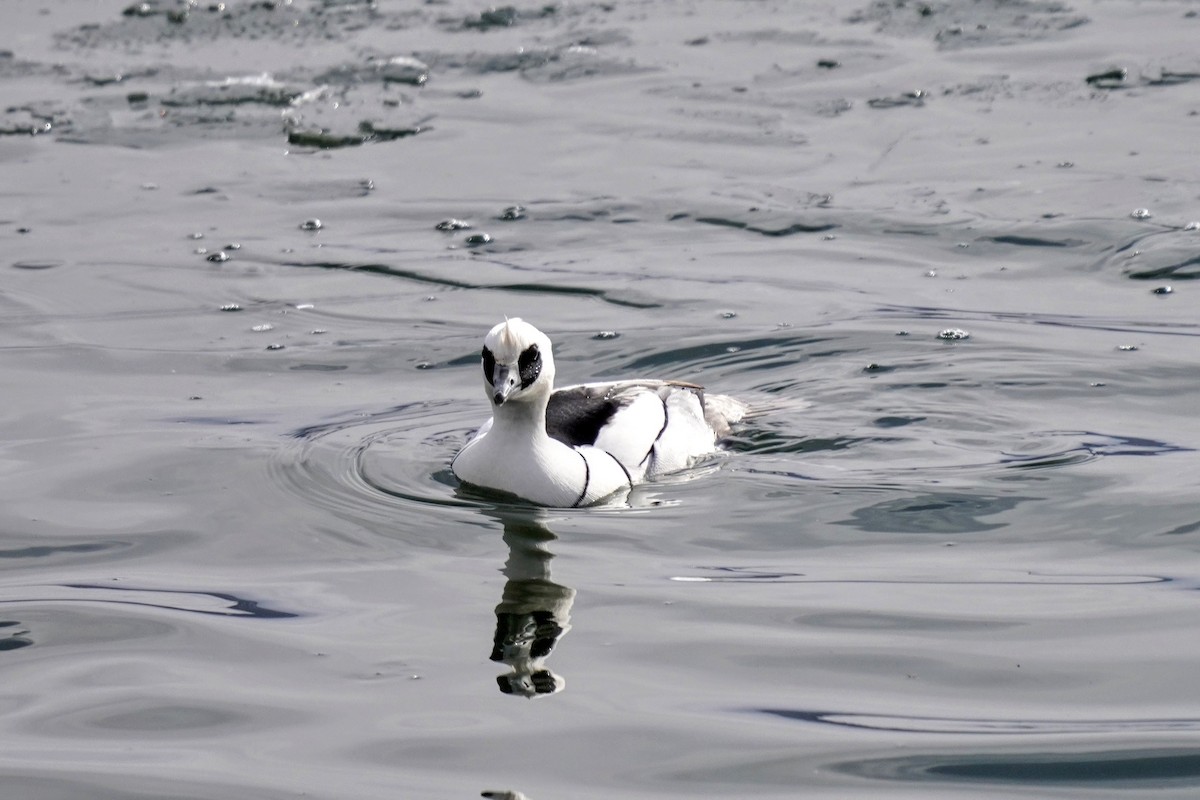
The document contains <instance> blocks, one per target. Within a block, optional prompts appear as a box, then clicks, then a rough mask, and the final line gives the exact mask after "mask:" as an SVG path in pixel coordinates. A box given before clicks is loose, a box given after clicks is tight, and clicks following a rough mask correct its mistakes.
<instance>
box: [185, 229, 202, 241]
mask: <svg viewBox="0 0 1200 800" xmlns="http://www.w3.org/2000/svg"><path fill="white" fill-rule="evenodd" d="M188 238H189V239H192V240H195V239H203V238H204V234H203V233H200V231H196V232H195V233H189V234H188Z"/></svg>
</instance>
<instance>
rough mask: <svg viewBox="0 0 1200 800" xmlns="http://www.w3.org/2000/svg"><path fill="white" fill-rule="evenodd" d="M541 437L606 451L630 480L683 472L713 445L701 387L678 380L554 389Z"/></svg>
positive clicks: (713, 436)
mask: <svg viewBox="0 0 1200 800" xmlns="http://www.w3.org/2000/svg"><path fill="white" fill-rule="evenodd" d="M724 427H725V428H726V430H727V429H728V426H727V425H726V426H724ZM546 432H547V433H548V434H549V435H550V436H552V437H554V438H556V439H558V440H559V441H562V442H564V443H566V444H568V445H570V446H571V447H581V446H585V445H594V446H595V447H598V448H600V449H602V450H605V451H607V452H608V453H609V454H611V455H612V456H613V457H614V458H616V459H617V460H618V461H620V462H621V464H622V466H624V467H625V469H626V470H627V471H628V472H629V474H630V476H631V479H632V480H641V479H643V478H644V477H646V476H648V475H654V474H658V473H660V472H665V471H670V470H674V469H681V468H683V467H686V466H687V465H688V463H689V462H690V460H691V459H692V458H694V457H696V456H699V455H703V454H706V453H709V452H712V450H713V447H714V445H715V440H716V434H715V431H714V428H713V425H712V424H711V423H710V422H709V420H708V419H707V418H706V414H705V403H704V392H703V389H702V387H700V386H698V385H696V384H694V383H685V382H682V381H660V380H633V381H616V382H612V383H587V384H581V385H579V386H569V387H565V388H563V389H559V390H558V391H556V392H555V393H554V394H552V395H551V396H550V403H549V405H548V406H547V409H546Z"/></svg>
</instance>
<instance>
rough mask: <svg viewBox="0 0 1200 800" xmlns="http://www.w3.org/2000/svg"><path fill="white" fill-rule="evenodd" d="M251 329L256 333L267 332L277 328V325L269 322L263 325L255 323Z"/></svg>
mask: <svg viewBox="0 0 1200 800" xmlns="http://www.w3.org/2000/svg"><path fill="white" fill-rule="evenodd" d="M250 330H252V331H254V332H255V333H266V332H267V331H273V330H275V326H274V325H272V324H271V323H269V322H264V323H263V324H262V325H255V326H254V327H252V328H251V329H250Z"/></svg>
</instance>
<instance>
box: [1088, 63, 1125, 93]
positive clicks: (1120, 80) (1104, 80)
mask: <svg viewBox="0 0 1200 800" xmlns="http://www.w3.org/2000/svg"><path fill="white" fill-rule="evenodd" d="M1128 76H1129V71H1128V70H1126V69H1125V68H1124V67H1115V68H1113V69H1110V70H1106V71H1104V72H1097V73H1095V74H1092V75H1088V76H1087V77H1086V78H1085V79H1084V80H1085V81H1087V82H1088V83H1089V84H1091V85H1092V86H1095V87H1096V88H1097V89H1118V88H1120V87H1122V86H1124V85H1125V79H1126V78H1127V77H1128Z"/></svg>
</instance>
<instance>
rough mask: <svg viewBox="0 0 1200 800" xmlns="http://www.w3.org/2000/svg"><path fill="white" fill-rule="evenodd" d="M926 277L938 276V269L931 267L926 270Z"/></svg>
mask: <svg viewBox="0 0 1200 800" xmlns="http://www.w3.org/2000/svg"><path fill="white" fill-rule="evenodd" d="M925 277H926V278H936V277H937V270H936V269H931V270H929V271H928V272H926V273H925Z"/></svg>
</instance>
